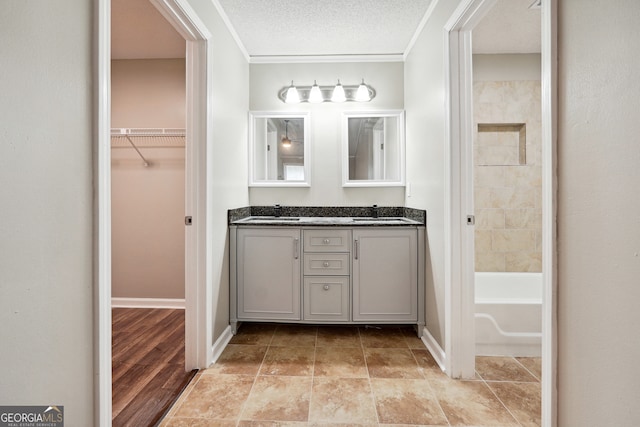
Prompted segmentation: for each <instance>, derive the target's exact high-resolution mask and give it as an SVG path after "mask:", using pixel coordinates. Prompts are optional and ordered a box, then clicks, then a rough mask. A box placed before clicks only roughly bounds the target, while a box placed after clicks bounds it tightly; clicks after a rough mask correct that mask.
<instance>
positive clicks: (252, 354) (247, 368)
mask: <svg viewBox="0 0 640 427" xmlns="http://www.w3.org/2000/svg"><path fill="white" fill-rule="evenodd" d="M266 352H267V347H264V346H256V345H240V344H229V345H227V347H226V348H225V349H224V351H223V352H222V354H221V355H220V357H219V358H218V361H217V362H216V363H214V364H213V365H211V367H210V368H208V369H205V370H204V371H202V372H203V374H205V375H206V374H243V375H256V374H257V373H258V369H260V364H261V363H262V361H263V359H264V355H265V353H266Z"/></svg>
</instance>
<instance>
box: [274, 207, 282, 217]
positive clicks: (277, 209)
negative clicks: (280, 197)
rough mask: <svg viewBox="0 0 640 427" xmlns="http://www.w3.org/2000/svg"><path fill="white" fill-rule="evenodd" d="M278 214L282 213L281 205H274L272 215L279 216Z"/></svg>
mask: <svg viewBox="0 0 640 427" xmlns="http://www.w3.org/2000/svg"><path fill="white" fill-rule="evenodd" d="M280 215H282V206H280V205H275V206H274V207H273V216H275V217H279V216H280Z"/></svg>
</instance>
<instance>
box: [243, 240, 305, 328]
mask: <svg viewBox="0 0 640 427" xmlns="http://www.w3.org/2000/svg"><path fill="white" fill-rule="evenodd" d="M237 251H238V252H237V257H238V267H237V268H238V287H237V292H238V295H237V297H238V299H237V301H238V319H239V320H243V319H266V320H300V253H301V252H300V230H299V229H294V228H291V229H282V228H262V229H244V228H243V229H239V230H238V242H237Z"/></svg>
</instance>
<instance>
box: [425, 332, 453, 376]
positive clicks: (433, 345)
mask: <svg viewBox="0 0 640 427" xmlns="http://www.w3.org/2000/svg"><path fill="white" fill-rule="evenodd" d="M422 342H423V343H424V345H425V346H426V347H427V350H429V353H431V356H433V359H434V360H435V361H436V363H437V364H438V366H439V367H440V369H441V370H442V372H446V369H445V366H446V364H445V361H446V357H447V355H446V354H445V352H444V350H443V349H442V347H440V344H438V341H436V339H435V338H434V337H433V335H431V332H429V330H428V329H427V328H426V327H425V328H424V329H423V331H422Z"/></svg>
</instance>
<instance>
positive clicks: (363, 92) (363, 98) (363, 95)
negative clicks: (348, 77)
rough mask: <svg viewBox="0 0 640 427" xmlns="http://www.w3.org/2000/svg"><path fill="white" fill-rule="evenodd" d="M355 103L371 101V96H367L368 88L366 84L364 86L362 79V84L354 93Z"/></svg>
mask: <svg viewBox="0 0 640 427" xmlns="http://www.w3.org/2000/svg"><path fill="white" fill-rule="evenodd" d="M356 101H358V102H369V101H371V95H370V94H369V88H368V87H367V85H366V84H364V79H362V83H360V86H358V90H357V91H356Z"/></svg>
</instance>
